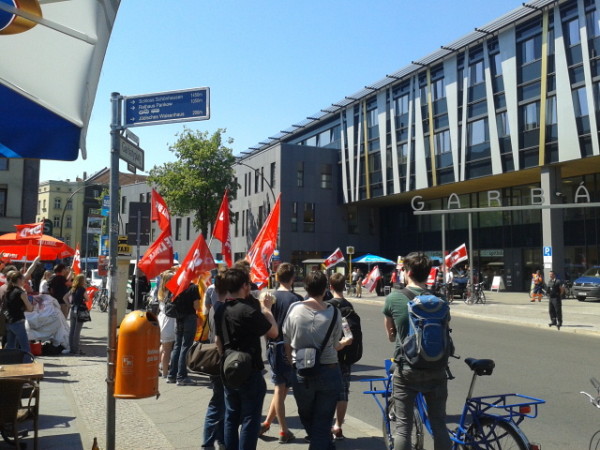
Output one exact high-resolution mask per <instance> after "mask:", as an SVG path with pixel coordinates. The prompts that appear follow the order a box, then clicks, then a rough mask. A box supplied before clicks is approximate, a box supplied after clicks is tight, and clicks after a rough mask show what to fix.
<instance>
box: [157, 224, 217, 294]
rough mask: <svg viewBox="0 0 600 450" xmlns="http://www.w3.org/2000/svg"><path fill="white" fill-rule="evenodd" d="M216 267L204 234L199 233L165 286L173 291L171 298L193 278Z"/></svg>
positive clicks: (181, 290) (187, 285) (183, 289)
mask: <svg viewBox="0 0 600 450" xmlns="http://www.w3.org/2000/svg"><path fill="white" fill-rule="evenodd" d="M216 267H217V265H216V264H215V260H214V259H213V257H212V254H211V253H210V250H209V248H208V245H206V241H205V240H204V236H202V234H200V235H199V236H198V238H197V239H196V242H194V245H192V248H190V251H189V252H188V254H187V256H186V257H185V259H184V260H183V263H181V266H180V267H179V270H178V271H177V272H176V273H175V275H173V278H171V280H169V282H168V283H167V288H168V289H169V290H170V291H171V292H172V293H173V299H175V297H177V296H178V295H179V294H181V293H182V292H183V291H185V290H186V289H187V288H188V287H189V286H190V283H191V282H192V281H193V280H195V279H196V278H198V277H200V276H201V275H202V274H203V273H206V272H210V271H211V270H212V269H215V268H216Z"/></svg>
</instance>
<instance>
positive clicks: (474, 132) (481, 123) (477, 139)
mask: <svg viewBox="0 0 600 450" xmlns="http://www.w3.org/2000/svg"><path fill="white" fill-rule="evenodd" d="M468 133H469V135H468V137H469V143H468V145H470V146H473V145H479V144H483V143H484V142H486V141H487V140H488V130H487V119H481V120H476V121H475V122H471V123H470V124H469V127H468Z"/></svg>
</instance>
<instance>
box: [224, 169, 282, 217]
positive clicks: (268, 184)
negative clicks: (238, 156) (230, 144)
mask: <svg viewBox="0 0 600 450" xmlns="http://www.w3.org/2000/svg"><path fill="white" fill-rule="evenodd" d="M235 164H239V165H240V166H245V167H247V168H248V169H252V170H253V171H254V173H258V174H259V175H260V177H261V178H262V179H263V181H264V182H265V183H267V186H269V190H270V191H271V195H272V196H273V204H275V202H276V201H277V198H276V197H275V192H273V186H271V183H269V181H268V180H267V179H266V178H265V176H264V175H263V174H262V172H261V171H259V170H258V169H257V168H255V167H252V166H250V165H248V164H246V163H243V162H241V161H240V160H237V161H236V162H235ZM235 164H234V165H235ZM268 203H269V196H268V195H267V204H268ZM269 209H271V208H269Z"/></svg>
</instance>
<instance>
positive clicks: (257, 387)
mask: <svg viewBox="0 0 600 450" xmlns="http://www.w3.org/2000/svg"><path fill="white" fill-rule="evenodd" d="M266 393H267V383H265V379H264V378H263V375H262V372H261V371H260V370H255V371H254V372H253V373H252V374H251V375H250V377H249V378H248V380H247V381H246V382H245V383H244V384H243V385H242V386H241V387H240V388H238V389H231V388H228V387H227V386H225V447H226V448H227V449H236V450H237V449H238V448H239V449H240V450H255V449H256V444H257V442H258V433H259V431H260V419H261V417H262V407H263V400H264V399H265V394H266ZM240 425H241V427H242V429H241V431H240V433H239V436H238V428H239V427H240Z"/></svg>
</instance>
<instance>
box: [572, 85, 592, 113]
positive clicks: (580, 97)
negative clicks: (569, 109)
mask: <svg viewBox="0 0 600 450" xmlns="http://www.w3.org/2000/svg"><path fill="white" fill-rule="evenodd" d="M586 95H587V94H586V91H585V86H584V87H580V88H579V89H575V90H574V91H573V104H574V106H575V116H576V117H582V116H587V115H589V111H588V103H587V96H586Z"/></svg>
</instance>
